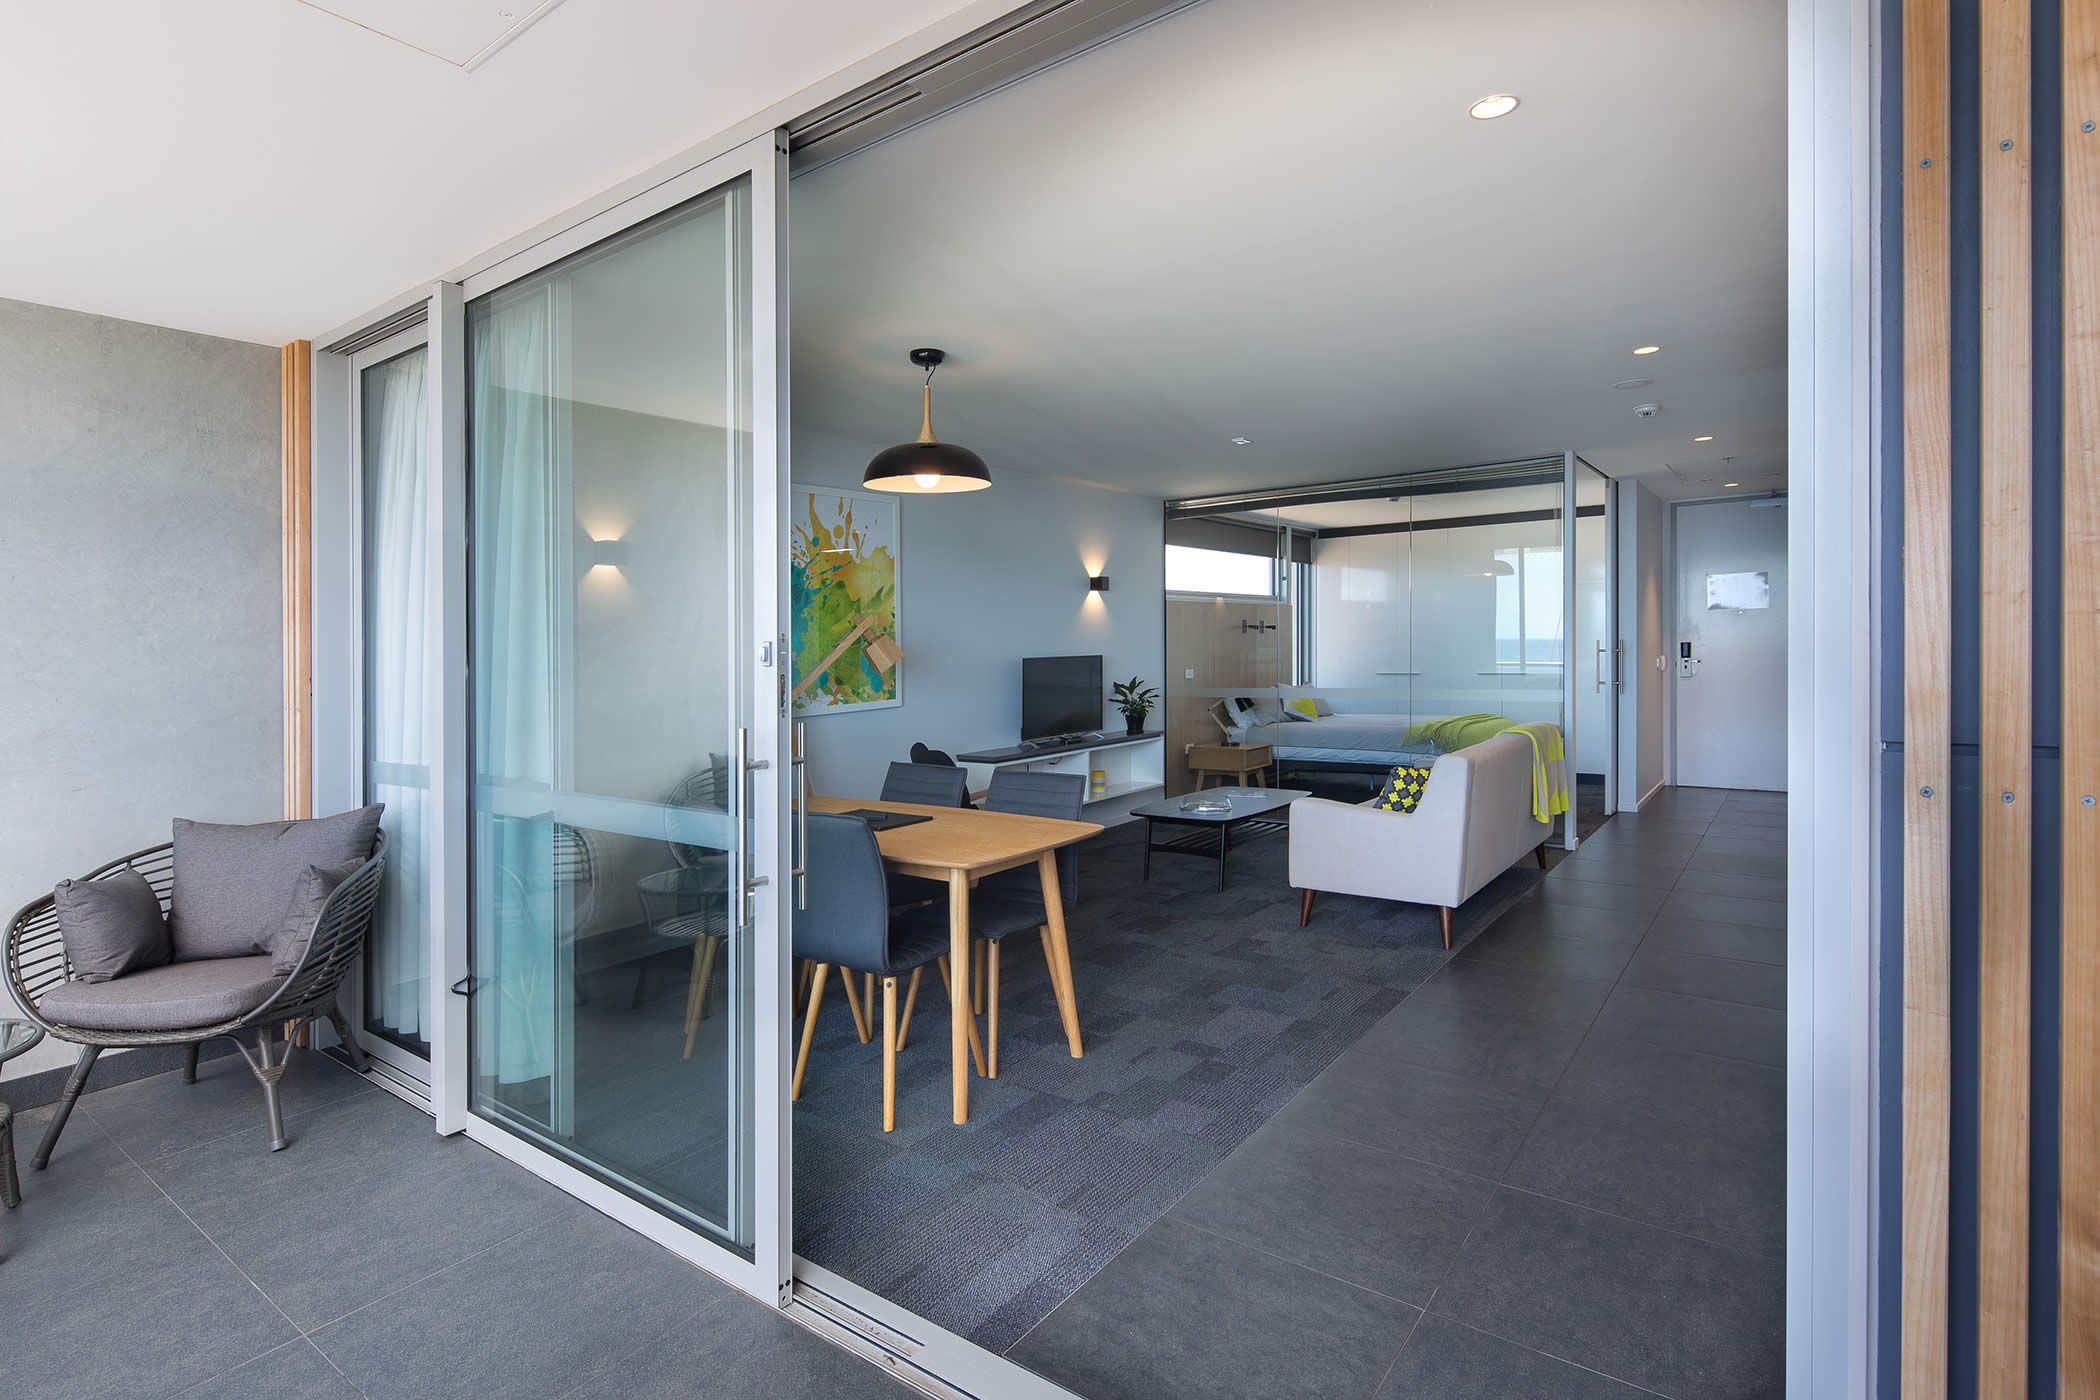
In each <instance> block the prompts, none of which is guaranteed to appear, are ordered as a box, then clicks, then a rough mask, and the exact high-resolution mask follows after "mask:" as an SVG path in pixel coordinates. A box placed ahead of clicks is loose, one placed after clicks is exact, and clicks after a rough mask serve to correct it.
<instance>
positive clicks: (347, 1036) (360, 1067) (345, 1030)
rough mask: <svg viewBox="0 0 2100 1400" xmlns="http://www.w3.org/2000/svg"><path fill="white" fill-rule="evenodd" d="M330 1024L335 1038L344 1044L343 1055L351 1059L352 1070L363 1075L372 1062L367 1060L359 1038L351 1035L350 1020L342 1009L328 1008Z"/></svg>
mask: <svg viewBox="0 0 2100 1400" xmlns="http://www.w3.org/2000/svg"><path fill="white" fill-rule="evenodd" d="M328 1024H329V1025H331V1026H334V1027H335V1038H336V1039H337V1040H340V1041H342V1042H343V1053H344V1054H345V1055H347V1056H349V1057H350V1068H352V1069H354V1070H356V1071H357V1072H358V1073H359V1074H363V1073H364V1072H365V1070H366V1069H367V1068H368V1067H369V1066H370V1064H371V1061H369V1060H367V1059H366V1058H365V1047H364V1046H362V1045H359V1044H358V1043H357V1037H356V1036H354V1035H352V1034H351V1033H350V1018H349V1017H347V1016H345V1015H344V1014H343V1012H342V1008H341V1007H337V1006H331V1007H329V1008H328Z"/></svg>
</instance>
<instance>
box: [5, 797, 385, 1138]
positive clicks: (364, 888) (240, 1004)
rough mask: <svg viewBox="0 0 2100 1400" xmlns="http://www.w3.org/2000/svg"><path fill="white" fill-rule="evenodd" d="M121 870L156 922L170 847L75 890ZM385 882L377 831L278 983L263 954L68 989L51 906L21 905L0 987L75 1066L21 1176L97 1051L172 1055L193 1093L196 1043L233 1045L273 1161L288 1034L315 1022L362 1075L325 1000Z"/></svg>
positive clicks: (113, 866) (60, 1120)
mask: <svg viewBox="0 0 2100 1400" xmlns="http://www.w3.org/2000/svg"><path fill="white" fill-rule="evenodd" d="M126 870H136V871H137V872H138V873H139V874H141V875H143V876H144V877H145V878H146V880H147V883H149V884H150V885H152V887H153V893H154V894H155V895H157V896H158V897H159V899H160V904H161V909H162V910H163V912H165V911H166V909H167V908H168V906H169V903H170V902H171V900H172V898H173V895H174V888H175V847H174V844H173V843H172V842H169V843H164V844H162V845H159V846H153V847H150V848H148V849H146V850H143V851H137V852H134V853H133V854H131V855H128V856H123V857H120V858H119V859H117V860H113V861H111V862H110V863H109V864H107V865H104V866H102V867H100V868H99V869H96V870H93V871H90V872H89V873H88V874H86V875H84V876H82V877H81V879H82V880H83V881H85V880H103V879H108V878H110V877H112V876H115V875H119V874H121V873H123V872H124V871H126ZM385 873H386V833H385V832H384V831H381V832H377V833H376V834H375V835H374V836H373V839H372V852H371V854H370V855H369V856H367V857H366V858H365V861H364V863H363V864H362V865H359V866H358V867H357V868H356V870H354V871H353V872H352V873H351V874H350V876H349V878H347V879H345V880H344V881H343V882H342V883H341V884H340V885H337V886H336V888H335V891H334V892H333V893H332V894H330V895H329V896H328V898H327V900H326V902H325V903H323V904H322V906H321V909H320V912H319V913H318V914H317V915H316V916H315V917H314V923H313V930H312V932H311V933H310V934H309V935H308V937H307V940H306V945H305V948H304V950H303V951H301V952H300V954H299V958H298V962H297V965H296V966H295V967H294V968H293V969H292V971H291V972H290V973H289V974H283V975H280V974H277V973H276V972H275V971H274V969H273V968H272V967H271V965H270V964H271V961H272V960H271V958H270V956H269V955H263V956H260V957H215V958H201V959H197V960H194V961H189V962H174V963H169V964H167V965H165V966H162V967H156V968H152V969H150V970H147V971H143V972H132V973H127V974H125V975H124V976H121V977H118V978H116V979H114V980H112V981H107V982H97V983H82V982H75V981H73V980H71V979H72V976H73V968H72V963H71V961H70V959H69V958H68V957H67V955H66V948H65V944H64V942H63V941H62V940H61V938H60V937H59V929H58V911H57V906H56V903H55V901H54V899H53V896H51V895H48V894H47V895H44V896H42V897H41V898H38V899H34V900H31V901H30V902H29V903H28V904H26V905H24V906H23V907H22V909H21V910H20V911H19V912H18V913H16V915H15V916H14V918H13V919H11V920H10V921H9V922H8V925H7V982H8V988H9V990H10V991H12V992H13V993H14V998H15V1002H16V1004H17V1005H19V1006H20V1007H21V1008H22V1014H23V1015H25V1016H27V1017H28V1018H29V1019H30V1020H32V1021H35V1022H36V1023H37V1024H38V1025H40V1026H42V1027H43V1028H44V1029H45V1030H46V1031H48V1032H50V1034H51V1035H52V1037H53V1038H54V1039H57V1040H65V1041H70V1042H72V1043H73V1044H75V1045H78V1046H80V1047H81V1050H80V1058H79V1060H78V1061H77V1062H76V1063H75V1064H74V1066H73V1072H72V1074H70V1075H69V1076H67V1078H66V1087H65V1090H64V1092H63V1093H62V1094H61V1096H60V1098H59V1101H58V1111H57V1112H56V1113H54V1114H53V1115H52V1117H51V1123H50V1126H49V1127H48V1128H46V1129H45V1130H44V1140H43V1142H42V1143H40V1144H39V1145H38V1147H37V1150H36V1155H35V1156H34V1157H32V1158H31V1159H30V1163H29V1164H30V1166H32V1167H34V1168H35V1169H37V1170H38V1171H42V1170H43V1168H44V1167H45V1165H46V1164H47V1163H49V1162H50V1160H51V1150H52V1149H53V1148H54V1147H56V1146H57V1145H58V1135H59V1134H60V1133H61V1132H63V1131H64V1130H65V1126H66V1120H67V1119H68V1118H69V1117H71V1116H72V1113H73V1105H74V1104H75V1103H76V1102H77V1101H78V1100H79V1098H80V1094H81V1091H82V1090H83V1089H85V1088H86V1087H87V1081H88V1075H89V1074H90V1073H91V1072H93V1070H94V1068H95V1060H96V1059H97V1057H99V1056H100V1055H101V1054H102V1052H103V1051H104V1050H111V1049H133V1048H137V1047H141V1046H148V1045H180V1046H184V1047H185V1048H186V1049H187V1051H188V1054H187V1055H186V1057H185V1062H184V1065H183V1071H182V1077H183V1082H185V1083H189V1084H194V1083H196V1082H197V1051H198V1048H199V1047H200V1046H202V1045H203V1044H204V1042H205V1041H207V1040H219V1039H225V1040H230V1041H232V1042H233V1045H234V1048H235V1049H237V1050H239V1051H240V1052H241V1058H242V1060H244V1061H245V1062H246V1063H247V1065H248V1068H249V1070H250V1071H252V1072H253V1073H254V1075H255V1078H256V1081H257V1082H258V1083H260V1084H261V1085H262V1091H263V1112H264V1115H265V1119H266V1121H267V1123H268V1125H269V1129H270V1150H271V1151H272V1152H278V1151H281V1150H283V1149H284V1147H285V1146H286V1145H287V1139H286V1138H285V1135H284V1113H283V1109H282V1107H281V1106H280V1104H279V1103H278V1099H277V1081H278V1080H280V1079H282V1078H283V1077H284V1070H285V1065H286V1063H287V1062H288V1061H289V1059H290V1056H291V1051H292V1041H291V1039H290V1035H289V1031H290V1027H291V1025H292V1023H294V1022H298V1021H305V1020H311V1019H317V1018H320V1017H323V1016H325V1017H327V1018H328V1020H329V1022H330V1024H332V1025H333V1026H334V1027H335V1032H336V1034H337V1035H338V1036H339V1037H341V1038H342V1042H343V1049H344V1052H345V1053H346V1054H347V1055H348V1056H349V1057H350V1063H351V1065H352V1066H353V1067H354V1068H356V1069H357V1070H359V1071H360V1072H362V1071H363V1069H364V1068H365V1056H364V1051H363V1050H362V1049H360V1048H359V1047H358V1044H357V1038H356V1037H355V1036H354V1035H352V1034H351V1030H350V1023H349V1021H348V1020H347V1019H346V1018H345V1017H344V1015H343V1013H342V1011H341V1010H340V1009H339V1008H338V1007H337V1005H336V993H337V991H338V990H339V989H340V988H341V986H342V983H343V976H344V974H345V973H347V972H348V971H349V970H350V965H351V964H352V963H353V962H354V961H355V960H356V958H357V955H358V953H359V951H360V950H361V949H362V948H363V947H364V943H365V937H366V935H367V934H369V933H370V931H371V928H372V919H373V916H374V912H375V911H376V910H377V908H378V903H379V882H380V879H381V878H382V877H383V876H384V875H385ZM61 1011H62V1012H63V1015H61ZM68 1018H70V1019H68ZM280 1028H282V1030H280ZM244 1031H252V1032H253V1033H254V1035H253V1039H254V1042H255V1048H254V1051H253V1053H250V1051H249V1048H248V1046H247V1045H245V1044H243V1043H242V1041H241V1039H240V1035H241V1033H242V1032H244Z"/></svg>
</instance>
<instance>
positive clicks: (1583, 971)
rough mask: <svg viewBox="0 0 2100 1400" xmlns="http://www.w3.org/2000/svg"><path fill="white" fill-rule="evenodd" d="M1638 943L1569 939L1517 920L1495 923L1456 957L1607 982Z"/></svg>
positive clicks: (1617, 971)
mask: <svg viewBox="0 0 2100 1400" xmlns="http://www.w3.org/2000/svg"><path fill="white" fill-rule="evenodd" d="M1639 946H1640V943H1639V940H1638V938H1626V939H1616V938H1595V937H1590V938H1580V937H1577V938H1570V937H1566V936H1564V935H1561V934H1556V933H1546V932H1542V931H1541V928H1540V925H1538V924H1536V923H1531V922H1528V921H1520V922H1517V923H1513V924H1497V925H1496V926H1495V927H1493V928H1491V929H1489V930H1488V931H1487V932H1486V933H1483V934H1481V935H1480V937H1478V938H1476V939H1474V940H1473V941H1472V942H1471V943H1468V944H1467V945H1466V946H1465V949H1464V951H1462V952H1461V953H1460V954H1459V955H1458V956H1459V957H1460V958H1462V959H1472V960H1475V961H1479V962H1491V963H1500V964H1502V965H1503V966H1505V967H1520V968H1524V969H1526V970H1528V971H1531V972H1548V973H1552V974H1553V975H1555V976H1557V977H1575V978H1581V979H1583V980H1586V981H1592V982H1610V981H1612V980H1613V979H1614V978H1616V977H1617V976H1618V975H1619V974H1620V973H1621V972H1623V971H1625V968H1626V964H1627V961H1628V960H1629V959H1631V958H1632V957H1633V952H1634V949H1635V948H1637V947H1639Z"/></svg>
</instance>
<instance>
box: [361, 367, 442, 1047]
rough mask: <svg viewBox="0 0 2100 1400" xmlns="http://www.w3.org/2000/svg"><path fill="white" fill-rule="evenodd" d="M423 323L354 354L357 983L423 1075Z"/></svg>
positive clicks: (369, 1015)
mask: <svg viewBox="0 0 2100 1400" xmlns="http://www.w3.org/2000/svg"><path fill="white" fill-rule="evenodd" d="M425 339H426V337H425V333H424V330H423V328H422V327H420V326H418V327H416V328H414V329H413V330H409V331H406V332H403V333H401V334H399V335H396V336H393V337H390V338H389V339H387V340H385V341H382V342H381V343H380V344H378V345H375V346H373V347H371V348H370V349H367V350H365V351H363V352H361V353H359V354H358V355H357V356H356V357H355V359H354V360H353V365H352V367H353V371H354V374H355V380H354V384H353V392H354V394H355V396H356V398H355V405H354V408H353V413H352V433H353V445H354V457H355V460H356V463H357V481H358V490H357V522H358V530H357V536H358V553H357V573H358V593H359V599H358V601H359V606H360V613H361V618H362V626H361V628H360V645H359V652H360V654H361V662H362V665H361V667H360V673H361V674H360V677H359V679H360V682H361V688H362V691H363V697H364V727H363V734H362V736H361V738H362V743H361V745H360V758H361V766H362V773H361V778H362V785H363V792H362V797H363V800H364V801H366V802H383V803H385V804H386V812H385V814H384V815H383V816H382V818H381V825H382V826H383V827H384V828H385V830H386V834H387V877H386V881H385V883H384V884H383V885H382V886H381V887H380V891H379V912H378V915H377V917H376V919H375V920H374V923H373V926H372V932H371V936H370V937H369V938H368V939H367V940H366V943H365V950H364V966H363V973H362V976H360V977H359V978H358V979H357V981H356V983H355V985H354V988H353V991H354V994H355V1001H356V1011H357V1015H356V1020H357V1023H358V1025H359V1027H360V1028H361V1029H362V1030H363V1032H364V1043H365V1047H366V1049H367V1050H368V1051H369V1052H370V1053H372V1054H373V1055H375V1056H377V1057H379V1058H381V1059H383V1060H385V1061H387V1062H388V1063H389V1064H392V1065H393V1066H395V1067H396V1068H398V1069H402V1070H406V1071H407V1072H408V1073H409V1074H410V1075H411V1076H412V1077H413V1078H415V1079H416V1080H417V1081H419V1082H422V1083H426V1084H427V1083H428V1080H429V1059H430V1042H429V1038H428V1037H429V1031H430V1018H431V1014H432V1005H431V1000H430V885H429V875H430V847H429V842H430V837H431V831H430V825H429V807H430V738H431V735H430V719H431V716H432V714H433V713H434V707H433V706H432V705H431V703H430V696H429V690H428V680H429V675H428V665H429V659H430V654H431V652H430V644H431V636H430V617H431V614H430V603H431V594H430V511H429V505H430V472H429V451H428V449H429V439H430V432H429V423H430V388H429V370H430V350H429V347H428V345H427V344H426V343H425Z"/></svg>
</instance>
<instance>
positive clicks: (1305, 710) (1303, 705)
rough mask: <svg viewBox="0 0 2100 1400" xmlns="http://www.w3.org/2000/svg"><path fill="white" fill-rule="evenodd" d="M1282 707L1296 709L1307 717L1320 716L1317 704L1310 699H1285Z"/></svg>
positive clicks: (1315, 717) (1314, 717) (1316, 717)
mask: <svg viewBox="0 0 2100 1400" xmlns="http://www.w3.org/2000/svg"><path fill="white" fill-rule="evenodd" d="M1283 707H1284V708H1285V709H1286V710H1296V711H1297V712H1298V713H1299V714H1301V715H1304V716H1305V717H1306V718H1307V719H1318V718H1319V717H1320V708H1319V706H1317V705H1315V704H1314V703H1313V702H1312V701H1311V700H1310V699H1305V700H1286V701H1285V702H1284V705H1283Z"/></svg>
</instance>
